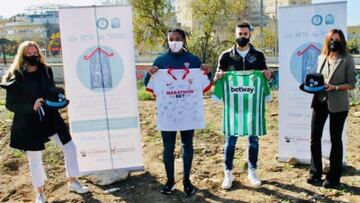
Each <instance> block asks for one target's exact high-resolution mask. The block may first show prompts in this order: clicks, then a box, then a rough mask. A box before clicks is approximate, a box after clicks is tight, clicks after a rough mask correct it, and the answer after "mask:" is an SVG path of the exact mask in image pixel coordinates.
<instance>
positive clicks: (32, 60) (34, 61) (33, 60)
mask: <svg viewBox="0 0 360 203" xmlns="http://www.w3.org/2000/svg"><path fill="white" fill-rule="evenodd" d="M24 61H25V62H26V63H27V64H29V65H30V66H35V65H39V63H40V58H39V56H34V55H32V56H24Z"/></svg>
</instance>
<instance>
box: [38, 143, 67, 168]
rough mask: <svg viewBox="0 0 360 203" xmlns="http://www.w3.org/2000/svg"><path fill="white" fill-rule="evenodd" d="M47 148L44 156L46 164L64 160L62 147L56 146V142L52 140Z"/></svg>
mask: <svg viewBox="0 0 360 203" xmlns="http://www.w3.org/2000/svg"><path fill="white" fill-rule="evenodd" d="M45 148H46V150H45V153H44V156H43V157H44V158H43V160H44V163H45V164H47V165H48V164H55V163H57V162H58V161H62V160H63V156H62V152H61V149H60V148H59V147H58V146H56V144H54V143H53V142H52V141H50V142H48V143H46V145H45Z"/></svg>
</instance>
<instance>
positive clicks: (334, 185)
mask: <svg viewBox="0 0 360 203" xmlns="http://www.w3.org/2000/svg"><path fill="white" fill-rule="evenodd" d="M323 186H324V188H335V189H336V188H338V187H339V186H340V182H339V181H331V180H325V181H324V184H323Z"/></svg>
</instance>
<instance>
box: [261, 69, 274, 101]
mask: <svg viewBox="0 0 360 203" xmlns="http://www.w3.org/2000/svg"><path fill="white" fill-rule="evenodd" d="M262 80H263V83H264V97H265V101H266V102H270V101H271V100H272V97H271V92H270V86H269V82H268V81H267V80H266V78H265V76H264V74H262Z"/></svg>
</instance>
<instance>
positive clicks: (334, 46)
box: [328, 40, 341, 51]
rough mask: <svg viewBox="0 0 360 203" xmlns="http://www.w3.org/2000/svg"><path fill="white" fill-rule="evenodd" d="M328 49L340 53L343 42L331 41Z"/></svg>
mask: <svg viewBox="0 0 360 203" xmlns="http://www.w3.org/2000/svg"><path fill="white" fill-rule="evenodd" d="M328 48H329V50H330V51H340V50H341V42H339V41H334V40H331V41H330V43H329V45H328Z"/></svg>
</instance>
